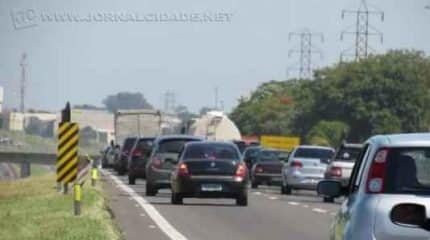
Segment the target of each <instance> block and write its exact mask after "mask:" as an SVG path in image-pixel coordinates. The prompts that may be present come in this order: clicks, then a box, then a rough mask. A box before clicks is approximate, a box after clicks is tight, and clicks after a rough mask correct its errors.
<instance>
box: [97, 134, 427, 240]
mask: <svg viewBox="0 0 430 240" xmlns="http://www.w3.org/2000/svg"><path fill="white" fill-rule="evenodd" d="M134 139H135V140H134V141H135V142H134V144H131V145H132V147H128V146H129V145H130V144H126V143H127V140H126V141H125V144H124V146H123V148H122V149H121V150H120V151H106V152H109V153H111V152H114V153H115V155H116V157H114V159H117V160H114V161H113V162H114V167H115V169H116V170H117V171H118V173H120V174H124V172H123V171H124V169H122V166H124V163H121V161H123V159H126V158H127V161H126V166H127V168H128V176H129V183H130V184H134V183H135V179H136V178H140V177H141V178H146V184H147V185H146V195H148V196H154V195H156V194H157V192H158V190H159V189H161V188H171V189H172V194H171V202H172V204H182V203H183V199H184V198H188V197H193V198H194V197H197V198H234V199H236V204H237V205H240V206H246V205H247V204H248V196H247V193H248V184H249V183H250V185H251V187H252V188H258V187H259V185H262V184H266V185H278V186H279V187H280V191H281V193H282V194H292V193H293V190H299V189H307V190H316V191H317V193H318V195H319V196H321V197H322V198H323V199H324V201H325V202H332V201H333V200H334V199H335V198H338V197H344V198H345V201H344V202H343V203H342V206H341V208H340V210H339V212H338V214H337V216H336V218H335V221H334V224H333V225H332V230H331V236H330V239H333V240H334V239H336V240H337V239H351V240H354V239H357V240H358V239H360V240H361V239H378V240H380V239H390V240H391V239H393V240H396V239H399V240H400V239H412V240H428V239H429V238H430V217H429V216H430V199H429V197H430V134H428V133H423V134H398V135H383V136H375V137H372V138H370V139H369V140H367V141H366V142H365V143H364V144H348V143H344V144H342V145H341V146H340V147H339V148H338V149H337V151H335V150H334V149H333V148H328V147H321V146H298V147H296V148H294V149H293V151H292V152H291V153H289V152H285V151H279V150H273V149H265V148H262V147H260V146H251V147H248V148H246V149H245V150H244V152H243V154H241V153H240V151H239V149H238V147H237V145H236V144H234V143H229V142H211V141H205V140H204V139H202V138H198V137H193V136H183V135H178V136H162V137H157V138H155V139H149V138H140V139H139V138H134ZM113 148H115V147H113ZM124 148H126V149H124ZM116 149H118V148H116ZM108 159H110V158H109V157H108V156H106V157H104V160H103V161H104V162H105V164H106V165H108V163H110V162H112V160H108Z"/></svg>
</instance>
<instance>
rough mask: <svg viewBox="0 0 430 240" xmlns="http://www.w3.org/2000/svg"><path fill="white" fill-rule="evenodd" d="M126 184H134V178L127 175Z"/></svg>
mask: <svg viewBox="0 0 430 240" xmlns="http://www.w3.org/2000/svg"><path fill="white" fill-rule="evenodd" d="M128 184H130V185H135V184H136V178H134V177H132V176H130V175H129V176H128Z"/></svg>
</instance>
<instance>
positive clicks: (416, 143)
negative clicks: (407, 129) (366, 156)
mask: <svg viewBox="0 0 430 240" xmlns="http://www.w3.org/2000/svg"><path fill="white" fill-rule="evenodd" d="M367 142H368V143H371V144H373V145H377V146H384V147H424V146H426V147H427V146H429V147H430V133H405V134H391V135H377V136H374V137H371V138H370V139H369V140H367Z"/></svg>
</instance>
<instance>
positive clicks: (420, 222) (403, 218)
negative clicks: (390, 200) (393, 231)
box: [390, 203, 430, 231]
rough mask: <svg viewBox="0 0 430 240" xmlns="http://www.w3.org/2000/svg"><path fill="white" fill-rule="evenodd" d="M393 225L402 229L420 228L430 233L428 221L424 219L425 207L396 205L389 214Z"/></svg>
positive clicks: (429, 222) (408, 204)
mask: <svg viewBox="0 0 430 240" xmlns="http://www.w3.org/2000/svg"><path fill="white" fill-rule="evenodd" d="M390 219H391V221H392V222H393V223H394V224H397V225H401V226H403V227H411V228H422V229H425V230H427V231H430V219H427V217H426V207H425V206H423V205H419V204H413V203H403V204H399V205H396V206H395V207H394V208H393V209H392V210H391V213H390Z"/></svg>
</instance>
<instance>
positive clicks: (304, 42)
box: [287, 29, 324, 79]
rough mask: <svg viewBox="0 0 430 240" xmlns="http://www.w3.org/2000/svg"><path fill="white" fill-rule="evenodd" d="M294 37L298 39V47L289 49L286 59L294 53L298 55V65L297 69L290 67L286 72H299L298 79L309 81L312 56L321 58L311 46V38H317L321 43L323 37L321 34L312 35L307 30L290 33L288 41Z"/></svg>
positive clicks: (318, 51)
mask: <svg viewBox="0 0 430 240" xmlns="http://www.w3.org/2000/svg"><path fill="white" fill-rule="evenodd" d="M294 37H298V38H299V39H300V46H299V47H296V48H293V49H290V51H288V57H291V56H292V55H293V54H294V53H296V54H298V55H299V63H298V64H296V65H298V67H292V68H289V69H288V70H287V75H288V72H290V71H291V70H295V71H298V72H299V78H300V79H311V78H312V71H313V59H312V57H313V54H315V53H316V54H319V55H320V56H321V57H322V51H321V50H319V49H317V48H316V47H315V46H314V45H313V42H312V41H313V38H314V37H318V38H319V40H320V41H321V42H323V41H324V35H323V34H322V33H314V32H310V31H309V30H308V29H305V30H303V31H301V32H290V33H289V35H288V41H291V40H292V39H293V38H294Z"/></svg>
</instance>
